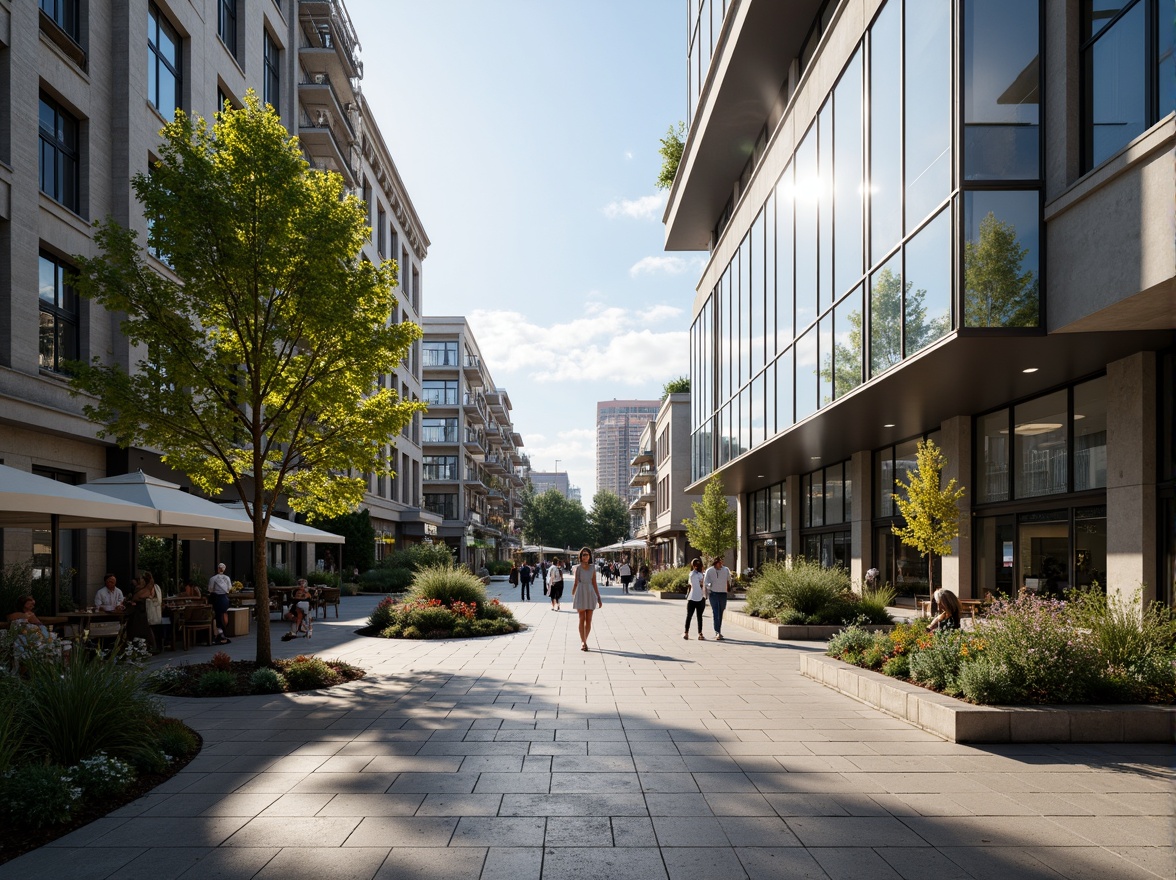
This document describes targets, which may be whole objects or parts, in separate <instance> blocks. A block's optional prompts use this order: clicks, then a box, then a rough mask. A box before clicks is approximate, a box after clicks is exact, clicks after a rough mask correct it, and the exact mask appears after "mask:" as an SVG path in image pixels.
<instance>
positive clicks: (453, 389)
mask: <svg viewBox="0 0 1176 880" xmlns="http://www.w3.org/2000/svg"><path fill="white" fill-rule="evenodd" d="M421 399H422V400H424V402H425V403H427V404H429V406H456V405H457V382H456V381H455V380H454V381H450V380H441V379H425V380H424V381H423V382H421Z"/></svg>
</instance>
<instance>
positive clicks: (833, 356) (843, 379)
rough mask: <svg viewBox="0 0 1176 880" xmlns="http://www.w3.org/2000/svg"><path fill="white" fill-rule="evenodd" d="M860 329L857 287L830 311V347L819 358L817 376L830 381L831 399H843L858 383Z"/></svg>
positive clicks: (859, 297) (861, 336)
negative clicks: (831, 388)
mask: <svg viewBox="0 0 1176 880" xmlns="http://www.w3.org/2000/svg"><path fill="white" fill-rule="evenodd" d="M862 330H863V321H862V289H861V288H860V287H859V288H858V289H857V290H855V291H854V292H853V293H851V294H850V295H849V296H847V297H846V298H845V299H843V300H842V301H841V302H839V303H838V304H837V307H836V308H835V309H834V310H833V348H832V351H831V352H828V353H826V354H823V355H822V358H821V375H822V377H825V378H831V379H832V382H833V396H834V397H844V396H845V395H846V394H848V393H849V392H850V391H852V390H853V389H854V388H857V387H858V386H859V385H861V384H862V347H863V345H862V344H863V341H864V337H863V335H862Z"/></svg>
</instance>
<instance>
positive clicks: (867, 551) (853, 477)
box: [846, 450, 874, 590]
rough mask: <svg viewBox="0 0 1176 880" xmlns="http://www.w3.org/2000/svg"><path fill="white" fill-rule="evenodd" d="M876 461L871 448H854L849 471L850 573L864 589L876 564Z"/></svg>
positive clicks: (854, 585) (857, 584)
mask: <svg viewBox="0 0 1176 880" xmlns="http://www.w3.org/2000/svg"><path fill="white" fill-rule="evenodd" d="M873 461H874V457H873V455H872V454H871V453H870V452H869V450H866V451H864V452H855V453H854V454H853V457H852V458H850V460H849V472H848V473H847V474H846V476H847V477H848V478H849V480H850V481H851V483H852V484H853V501H852V503H851V504H850V508H849V528H850V532H849V535H850V551H849V577H850V580H851V581H852V583H853V587H854V589H855V590H860V589H861V586H862V584H863V583H864V582H865V579H866V572H867V571H869V570H870V568H871V567H872V566H873V564H874V546H873V545H874V542H873V540H871V536H870V529H871V525H872V524H871V521H870V490H871V488H872V487H873V485H874V484H873Z"/></svg>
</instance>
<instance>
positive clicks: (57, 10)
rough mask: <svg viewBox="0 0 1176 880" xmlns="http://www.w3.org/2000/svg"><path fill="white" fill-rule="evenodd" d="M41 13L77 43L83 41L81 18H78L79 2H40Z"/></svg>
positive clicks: (72, 0)
mask: <svg viewBox="0 0 1176 880" xmlns="http://www.w3.org/2000/svg"><path fill="white" fill-rule="evenodd" d="M39 5H40V7H41V11H42V12H44V13H45V14H46V15H47V16H49V17H50V18H51V19H53V21H54V23H55V24H56V25H57V26H58V27H59V28H61V29H62V30H63V31H65V32H66V33H67V34H69V36H70V38H71V39H72V40H73V41H74V42H75V43H80V42H81V41H82V32H81V27H80V26H79V25H80V18H79V16H78V0H40V3H39Z"/></svg>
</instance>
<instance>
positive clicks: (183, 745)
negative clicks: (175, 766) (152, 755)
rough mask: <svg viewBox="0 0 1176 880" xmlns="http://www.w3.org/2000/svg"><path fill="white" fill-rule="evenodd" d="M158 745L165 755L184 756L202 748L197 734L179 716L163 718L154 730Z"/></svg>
mask: <svg viewBox="0 0 1176 880" xmlns="http://www.w3.org/2000/svg"><path fill="white" fill-rule="evenodd" d="M153 734H154V738H155V745H156V747H157V748H158V749H159V750H160V751H161V752H163V753H164V754H165V755H170V756H171V757H173V758H184V757H187V756H188V755H191V754H192V753H194V752H195V751H196V750H197V749H198V748H200V740H199V739H198V738H197V736H196V734H195V733H193V732H192V730H191V729H190V728H189V727H188V725H186V724H184V722H182V721H180V720H179V719H178V718H161V719H159V721H158V722H156V724H155V730H154V731H153Z"/></svg>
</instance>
